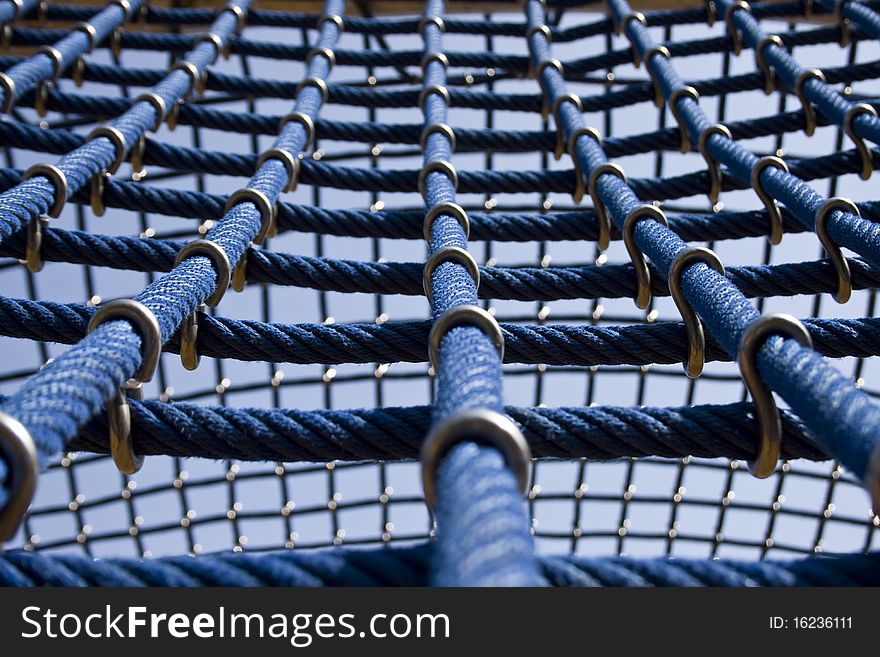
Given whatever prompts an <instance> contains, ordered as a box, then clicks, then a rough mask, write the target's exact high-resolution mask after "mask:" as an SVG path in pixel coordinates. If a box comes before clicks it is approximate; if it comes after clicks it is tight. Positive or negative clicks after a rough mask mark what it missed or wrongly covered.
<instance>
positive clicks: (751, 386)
mask: <svg viewBox="0 0 880 657" xmlns="http://www.w3.org/2000/svg"><path fill="white" fill-rule="evenodd" d="M771 335H781V336H783V337H785V338H791V339H792V340H797V341H798V342H799V343H800V344H801V345H803V346H805V347H807V348H812V346H813V341H812V339H811V338H810V334H809V333H808V332H807V329H806V328H804V325H803V324H801V323H800V322H799V321H798V320H797V319H795V318H794V317H792V316H791V315H786V314H782V313H778V314H777V313H774V314H769V315H762V316H761V317H759V318H758V319H756V320H755V321H754V322H752V323H751V324H750V325H749V327H748V328H747V329H746V330H745V332H744V333H743V335H742V338H741V339H740V341H739V352H738V355H737V363H738V364H739V370H740V374H741V375H742V378H743V382H744V383H745V384H746V387H747V388H748V390H749V393H751V395H752V400H753V401H754V403H755V410H756V412H757V416H758V426H759V430H760V442H759V444H758V453H757V456H756V458H755V460H754V461H750V462H749V471H750V472H751V473H752V474H753V475H754V476H756V477H758V478H759V479H766V478H767V477H769V476H770V475H771V474H773V471H774V470H775V469H776V463H777V461H779V448H780V446H781V444H782V422H781V420H780V418H779V409H778V408H777V407H776V401H775V400H774V399H773V393H772V392H771V391H770V388H769V387H767V384H766V383H764V381H763V380H762V379H761V375H760V373H759V372H758V364H757V356H758V349H760V348H761V347H762V346H763V345H764V343H765V341H766V339H767V338H768V337H769V336H771Z"/></svg>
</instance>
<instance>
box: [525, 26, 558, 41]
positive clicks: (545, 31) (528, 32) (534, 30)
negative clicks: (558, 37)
mask: <svg viewBox="0 0 880 657" xmlns="http://www.w3.org/2000/svg"><path fill="white" fill-rule="evenodd" d="M539 32H540V33H541V34H543V35H544V38H545V39H547V42H548V43H550V42H551V41H552V36H551V34H550V28H549V27H547V26H546V25H532V26H531V27H530V28H529V29H527V30H526V41H531V39H532V37H533V36H534V35H536V34H538V33H539Z"/></svg>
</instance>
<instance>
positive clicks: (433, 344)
mask: <svg viewBox="0 0 880 657" xmlns="http://www.w3.org/2000/svg"><path fill="white" fill-rule="evenodd" d="M461 325H468V326H476V327H477V328H479V329H480V330H482V331H483V333H485V334H486V335H487V336H489V339H490V340H492V344H494V345H495V349H496V350H497V352H498V360H499V361H502V362H503V361H504V334H503V333H502V332H501V326H500V325H499V324H498V320H497V319H495V317H493V316H492V315H491V314H490V313H489V311H488V310H486V309H485V308H480V307H479V306H470V305H466V304H463V305H460V306H453V307H452V308H450V309H449V310H447V311H445V312H443V313H442V314H441V315H440V316H439V317H438V318H437V319H435V320H434V324H433V325H432V326H431V333H430V335H429V337H428V345H429V346H428V360H429V362H430V363H431V367H433V368H434V371H435V372H437V371H439V370H440V344H441V342H442V341H443V337H444V336H445V335H446V334H447V333H448V332H449V330H450V329H453V328H455V327H456V326H461Z"/></svg>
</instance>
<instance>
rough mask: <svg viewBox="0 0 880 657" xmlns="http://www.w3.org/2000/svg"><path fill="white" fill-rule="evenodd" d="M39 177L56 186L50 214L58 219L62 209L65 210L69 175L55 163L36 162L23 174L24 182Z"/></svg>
mask: <svg viewBox="0 0 880 657" xmlns="http://www.w3.org/2000/svg"><path fill="white" fill-rule="evenodd" d="M38 177H43V178H46V179H47V180H48V181H49V182H50V183H52V186H53V187H54V188H55V195H54V199H53V201H52V205H51V206H50V207H49V216H50V217H52V218H53V219H57V218H58V217H60V216H61V211H62V210H64V205H65V203H67V189H68V188H67V176H65V175H64V172H63V171H62V170H61V169H59V168H58V167H56V166H55V165H54V164H35V165H33V166H32V167H30V168H28V170H27V171H25V172H24V173H23V174H22V176H21V180H22V182H23V181H25V180H29V179H30V178H38Z"/></svg>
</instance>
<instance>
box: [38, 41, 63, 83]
mask: <svg viewBox="0 0 880 657" xmlns="http://www.w3.org/2000/svg"><path fill="white" fill-rule="evenodd" d="M36 54H38V55H46V57H48V58H49V59H51V60H52V80H57V79H58V77H59V76H60V75H61V73H62V71H63V70H64V55H62V54H61V51H60V50H58V48H56V47H54V46H40V47H39V48H37V50H36Z"/></svg>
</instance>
